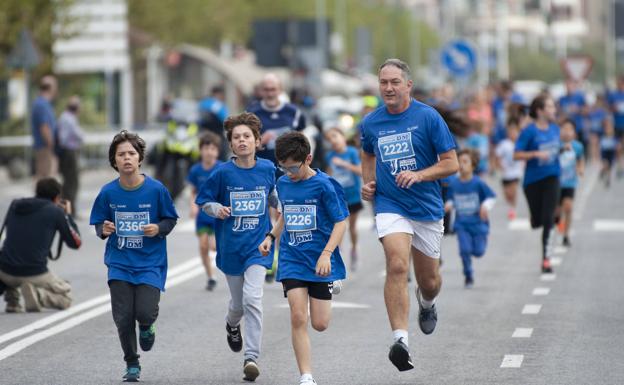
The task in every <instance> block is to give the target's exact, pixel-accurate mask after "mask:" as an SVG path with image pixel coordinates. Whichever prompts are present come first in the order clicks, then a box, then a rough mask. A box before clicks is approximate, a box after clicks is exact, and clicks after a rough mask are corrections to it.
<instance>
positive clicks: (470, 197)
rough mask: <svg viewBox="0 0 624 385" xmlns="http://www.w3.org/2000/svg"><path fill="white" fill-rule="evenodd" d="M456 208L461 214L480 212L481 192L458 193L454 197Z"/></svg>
mask: <svg viewBox="0 0 624 385" xmlns="http://www.w3.org/2000/svg"><path fill="white" fill-rule="evenodd" d="M454 201H455V209H456V210H457V213H458V214H459V215H474V214H477V213H478V212H479V208H480V207H481V204H480V202H479V194H477V193H470V194H457V195H455V197H454Z"/></svg>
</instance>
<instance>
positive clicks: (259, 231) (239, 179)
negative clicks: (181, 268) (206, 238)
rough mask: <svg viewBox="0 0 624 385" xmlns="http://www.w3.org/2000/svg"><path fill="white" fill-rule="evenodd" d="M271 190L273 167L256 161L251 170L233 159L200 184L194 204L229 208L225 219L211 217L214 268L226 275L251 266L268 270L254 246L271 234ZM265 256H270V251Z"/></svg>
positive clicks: (270, 262)
mask: <svg viewBox="0 0 624 385" xmlns="http://www.w3.org/2000/svg"><path fill="white" fill-rule="evenodd" d="M274 189H275V165H273V163H271V162H270V161H268V160H266V159H262V158H256V165H255V166H254V167H252V168H241V167H238V166H237V165H236V163H235V161H234V159H232V160H230V161H229V162H225V163H223V164H221V165H220V166H219V167H217V168H216V169H215V170H214V172H213V173H212V174H211V175H210V176H209V177H208V179H207V180H206V182H204V184H202V186H201V188H200V190H199V192H198V194H197V199H195V203H197V204H198V205H199V207H202V206H203V205H204V203H207V202H217V203H220V204H222V205H223V206H226V207H230V209H231V214H230V216H229V217H227V218H225V219H218V218H215V222H216V223H215V237H216V240H217V258H216V260H217V267H218V268H219V269H221V271H223V272H224V273H225V274H228V275H242V274H244V272H245V270H247V268H248V267H249V266H251V265H261V266H264V267H266V268H270V267H271V266H272V265H273V258H272V257H263V256H262V254H260V251H259V250H258V246H260V244H261V243H262V241H263V240H264V238H265V236H266V233H268V232H269V231H271V219H270V217H269V195H270V194H271V192H272V191H273V190H274ZM269 255H273V254H272V251H271V253H270V254H269Z"/></svg>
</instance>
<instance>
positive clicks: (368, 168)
mask: <svg viewBox="0 0 624 385" xmlns="http://www.w3.org/2000/svg"><path fill="white" fill-rule="evenodd" d="M375 160H376V157H375V155H374V154H370V153H368V152H366V151H364V150H362V179H363V180H364V184H366V183H368V182H373V181H375V179H376V175H375Z"/></svg>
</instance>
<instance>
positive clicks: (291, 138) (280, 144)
mask: <svg viewBox="0 0 624 385" xmlns="http://www.w3.org/2000/svg"><path fill="white" fill-rule="evenodd" d="M308 155H310V142H308V138H306V137H305V135H303V134H302V133H301V132H299V131H290V132H287V133H285V134H284V135H282V136H280V137H279V138H277V141H275V157H276V158H277V160H278V161H280V162H283V161H285V160H288V159H291V160H294V161H295V162H303V161H304V160H306V158H307V157H308Z"/></svg>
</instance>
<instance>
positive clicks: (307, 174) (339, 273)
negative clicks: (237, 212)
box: [259, 132, 349, 385]
mask: <svg viewBox="0 0 624 385" xmlns="http://www.w3.org/2000/svg"><path fill="white" fill-rule="evenodd" d="M275 155H276V158H277V161H278V162H279V165H280V169H281V170H282V171H283V172H284V174H286V175H284V176H282V177H281V178H279V180H278V181H277V191H278V196H279V200H280V206H281V208H282V215H281V216H280V217H279V219H278V222H277V223H276V225H275V228H274V229H273V231H272V232H271V233H268V234H267V236H266V238H265V239H264V241H263V242H262V244H261V245H260V247H259V249H260V251H261V252H262V254H263V255H265V256H267V255H272V254H271V245H272V243H273V241H274V240H275V238H277V237H281V242H280V250H279V257H278V258H279V267H280V268H279V269H278V270H277V280H278V281H281V282H282V286H283V287H284V296H285V297H286V298H288V305H289V306H290V323H291V333H292V343H293V349H294V351H295V357H296V359H297V365H298V367H299V372H300V374H301V377H300V379H299V384H300V385H314V384H316V382H315V381H314V378H313V377H312V363H311V351H310V350H311V349H310V338H309V336H308V312H309V314H310V319H311V321H312V327H313V328H314V329H315V330H317V331H324V330H325V329H327V327H328V326H329V320H330V318H331V299H332V290H333V281H336V280H340V279H344V278H345V266H344V263H343V261H342V257H341V256H340V251H339V249H338V245H339V244H340V242H341V240H342V237H343V235H344V233H345V230H346V228H347V217H348V216H349V212H348V211H347V204H346V202H345V200H344V193H343V191H342V187H341V186H340V184H338V182H336V181H335V180H334V179H332V178H331V177H329V176H328V175H327V174H325V173H323V172H322V171H320V170H314V169H312V168H310V163H311V162H312V156H311V155H310V143H309V142H308V140H307V139H306V137H305V136H304V135H303V134H301V133H299V132H289V133H286V134H284V135H282V136H280V137H279V138H278V139H277V142H276V148H275ZM284 229H285V230H286V231H284V232H283V230H284ZM266 259H267V260H268V261H270V258H266Z"/></svg>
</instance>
